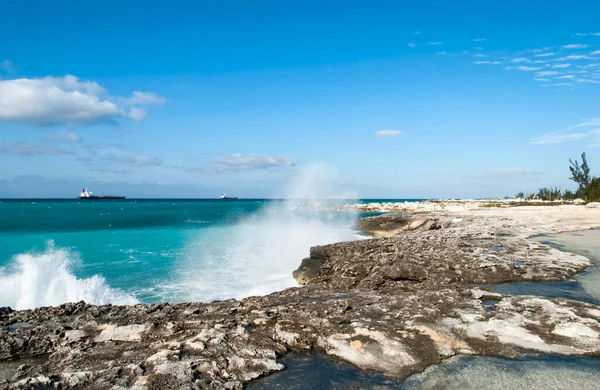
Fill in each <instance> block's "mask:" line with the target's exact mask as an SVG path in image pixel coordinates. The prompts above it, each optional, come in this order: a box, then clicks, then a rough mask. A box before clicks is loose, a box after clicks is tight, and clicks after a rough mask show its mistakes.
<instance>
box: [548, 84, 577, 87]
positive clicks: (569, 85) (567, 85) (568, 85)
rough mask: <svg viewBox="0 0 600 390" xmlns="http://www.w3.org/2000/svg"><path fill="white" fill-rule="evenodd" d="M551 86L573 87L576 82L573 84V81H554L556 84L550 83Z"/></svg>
mask: <svg viewBox="0 0 600 390" xmlns="http://www.w3.org/2000/svg"><path fill="white" fill-rule="evenodd" d="M550 86H552V87H573V86H575V84H573V83H554V84H550Z"/></svg>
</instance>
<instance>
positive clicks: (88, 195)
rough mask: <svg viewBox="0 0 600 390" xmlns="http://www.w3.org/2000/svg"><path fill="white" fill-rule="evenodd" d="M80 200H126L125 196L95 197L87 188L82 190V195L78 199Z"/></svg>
mask: <svg viewBox="0 0 600 390" xmlns="http://www.w3.org/2000/svg"><path fill="white" fill-rule="evenodd" d="M77 199H79V200H115V199H125V196H124V195H93V194H92V192H91V191H88V190H86V189H85V188H84V189H83V190H81V194H79V196H78V197H77Z"/></svg>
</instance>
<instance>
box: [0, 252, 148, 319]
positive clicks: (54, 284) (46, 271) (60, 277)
mask: <svg viewBox="0 0 600 390" xmlns="http://www.w3.org/2000/svg"><path fill="white" fill-rule="evenodd" d="M77 260H78V258H77V255H76V254H75V253H72V252H70V251H68V250H66V249H61V248H55V247H54V244H53V243H52V242H49V243H48V246H47V248H46V250H45V251H44V252H42V253H22V254H19V255H16V256H15V257H14V259H13V262H12V263H11V264H9V265H8V266H6V267H4V268H0V286H2V288H1V289H0V307H1V306H10V307H12V308H13V309H17V310H23V309H33V308H36V307H41V306H56V305H60V304H63V303H65V302H77V301H81V300H83V301H85V302H87V303H90V304H97V305H101V304H107V303H112V304H123V305H131V304H135V303H137V300H136V299H135V298H134V297H132V296H130V295H128V294H126V293H124V292H123V291H121V290H118V289H113V288H111V287H109V286H108V285H107V283H106V281H105V280H104V278H103V277H101V276H98V275H94V276H92V277H90V278H84V279H78V278H77V277H76V276H75V275H74V274H73V273H72V269H71V268H72V267H73V265H74V264H75V263H76V262H77Z"/></svg>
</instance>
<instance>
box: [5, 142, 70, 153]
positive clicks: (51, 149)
mask: <svg viewBox="0 0 600 390" xmlns="http://www.w3.org/2000/svg"><path fill="white" fill-rule="evenodd" d="M0 153H4V154H14V155H17V156H38V155H44V154H46V155H54V156H57V155H71V156H73V155H76V154H77V153H76V152H74V151H72V150H68V149H63V148H59V147H57V146H53V145H40V144H32V143H29V142H0Z"/></svg>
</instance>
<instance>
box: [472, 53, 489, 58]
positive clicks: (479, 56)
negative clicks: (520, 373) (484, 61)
mask: <svg viewBox="0 0 600 390" xmlns="http://www.w3.org/2000/svg"><path fill="white" fill-rule="evenodd" d="M473 57H477V58H484V57H487V55H485V54H481V53H475V54H473Z"/></svg>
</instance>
